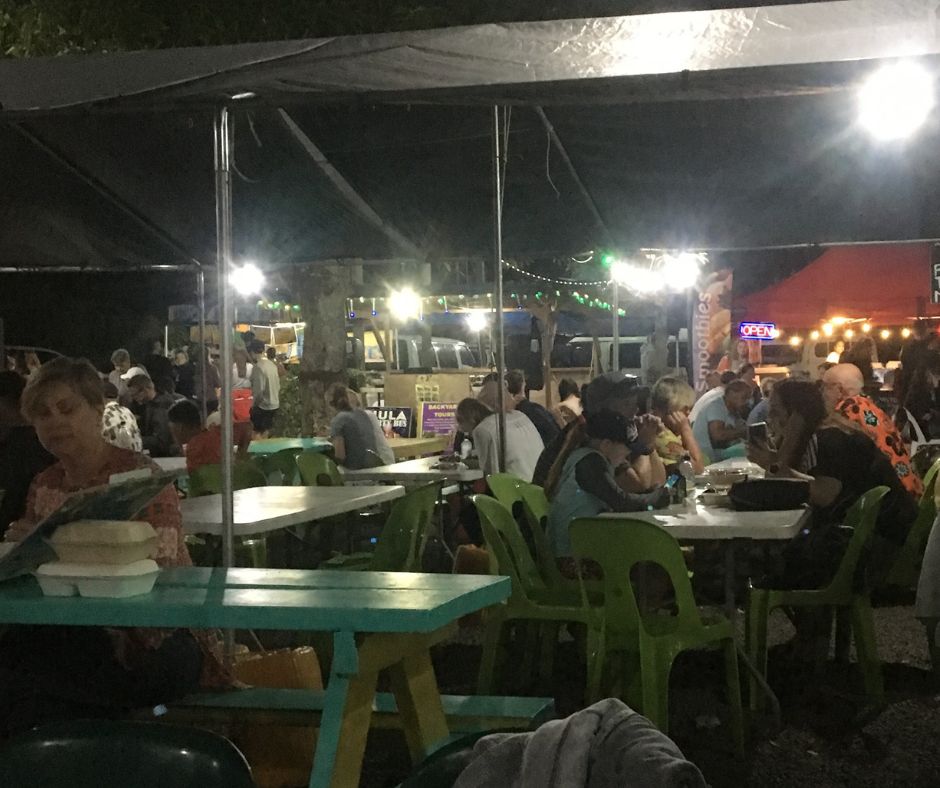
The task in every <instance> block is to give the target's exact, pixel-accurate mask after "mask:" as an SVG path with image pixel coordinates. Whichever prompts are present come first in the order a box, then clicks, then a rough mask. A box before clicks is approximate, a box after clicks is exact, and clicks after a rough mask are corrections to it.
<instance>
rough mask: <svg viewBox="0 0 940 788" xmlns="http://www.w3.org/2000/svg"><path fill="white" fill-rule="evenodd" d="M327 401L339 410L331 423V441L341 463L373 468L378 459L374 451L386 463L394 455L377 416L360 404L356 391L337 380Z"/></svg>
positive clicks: (347, 465) (334, 453) (355, 466)
mask: <svg viewBox="0 0 940 788" xmlns="http://www.w3.org/2000/svg"><path fill="white" fill-rule="evenodd" d="M327 402H329V404H330V407H332V408H333V409H334V410H335V411H336V415H335V416H334V417H333V421H331V422H330V440H331V441H332V442H333V456H334V458H335V459H336V463H337V464H338V465H343V466H345V467H347V468H349V469H350V470H359V469H360V468H371V467H372V466H374V465H375V458H374V457H373V456H372V455H371V454H370V452H372V453H374V454H375V455H376V456H378V457H379V458H380V459H381V460H382V461H383V462H386V464H387V463H388V459H387V458H389V457H392V458H393V455H392V450H391V448H390V447H389V445H388V441H387V440H386V439H385V436H384V435H383V434H382V430H381V428H379V425H378V422H377V421H376V419H375V416H373V415H372V414H371V413H369V412H367V411H364V410H363V409H362V408H361V407H360V405H359V397H358V395H357V394H356V392H354V391H351V390H350V389H348V388H346V386H344V385H343V384H342V383H337V384H335V385H333V386H332V387H331V388H330V390H329V392H328V393H327Z"/></svg>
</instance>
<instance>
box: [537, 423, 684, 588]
mask: <svg viewBox="0 0 940 788" xmlns="http://www.w3.org/2000/svg"><path fill="white" fill-rule="evenodd" d="M584 428H585V432H586V435H587V440H586V442H585V443H584V445H582V446H580V447H578V448H576V449H575V450H574V451H573V452H571V453H570V454H569V455H568V456H567V458H565V459H564V461H563V463H562V462H560V461H559V462H556V463H555V465H553V466H552V469H551V472H550V473H549V477H548V480H547V482H546V485H545V493H546V495H547V496H548V498H549V500H550V502H551V506H550V508H549V512H548V528H547V531H546V536H547V538H548V542H549V544H550V545H551V548H552V551H553V552H554V554H555V558H556V559H557V560H558V563H559V569H560V570H561V571H562V572H563V573H567V574H570V576H572V577H574V576H575V574H576V573H575V568H574V565H573V562H572V560H571V540H570V538H569V535H568V527H569V526H570V525H571V521H572V520H575V519H577V518H579V517H596V516H597V515H598V514H601V513H602V512H637V511H647V510H648V509H650V508H662V507H664V506H667V505H668V504H669V490H667V489H666V488H664V487H659V488H658V489H656V490H654V491H653V492H650V493H646V494H644V495H636V494H632V493H628V492H626V491H624V490H623V488H622V487H621V485H620V484H619V483H618V480H617V477H616V475H615V473H616V469H617V468H620V467H621V466H622V465H623V464H624V463H625V462H626V460H627V456H628V455H629V453H630V444H631V443H632V442H633V441H634V439H635V427H634V425H633V423H632V420H630V419H628V418H627V417H625V416H624V415H623V414H621V413H616V412H615V411H612V410H608V409H606V408H605V409H602V410H600V411H593V412H590V413H588V415H587V417H586V419H585V425H584ZM559 460H561V458H559Z"/></svg>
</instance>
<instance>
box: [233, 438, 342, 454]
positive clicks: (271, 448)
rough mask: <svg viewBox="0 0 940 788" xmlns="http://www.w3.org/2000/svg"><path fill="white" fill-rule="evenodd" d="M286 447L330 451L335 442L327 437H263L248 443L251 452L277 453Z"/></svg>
mask: <svg viewBox="0 0 940 788" xmlns="http://www.w3.org/2000/svg"><path fill="white" fill-rule="evenodd" d="M284 449H301V450H302V451H318V452H328V451H332V450H333V444H332V443H330V442H329V441H328V440H327V439H326V438H262V439H260V440H253V441H252V442H251V443H249V444H248V453H249V454H277V453H278V452H279V451H284Z"/></svg>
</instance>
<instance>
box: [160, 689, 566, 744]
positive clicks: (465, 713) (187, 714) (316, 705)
mask: <svg viewBox="0 0 940 788" xmlns="http://www.w3.org/2000/svg"><path fill="white" fill-rule="evenodd" d="M325 699H326V691H325V690H304V689H272V688H268V687H251V688H248V689H240V690H233V691H231V692H211V693H200V694H198V695H191V696H190V697H188V698H183V699H181V700H179V701H176V702H175V703H172V704H169V705H168V707H167V710H166V715H165V718H166V719H167V720H174V721H181V722H182V721H199V722H229V723H230V722H240V723H246V724H262V725H264V724H267V725H288V726H291V725H297V726H309V725H317V724H319V721H320V714H321V712H322V711H323V706H324V701H325ZM441 702H442V705H443V707H444V716H445V717H446V718H447V723H448V725H449V727H450V730H451V733H475V732H477V731H484V730H490V729H499V728H503V729H513V730H528V729H529V728H533V727H536V726H538V725H540V724H541V723H543V722H545V721H546V720H549V719H551V718H552V717H553V716H554V713H555V702H554V700H552V698H524V697H512V696H491V695H441ZM161 711H162V709H161ZM372 727H373V728H400V727H401V721H400V718H399V715H398V706H397V704H396V702H395V696H394V695H392V693H390V692H377V693H376V695H375V700H374V702H373V704H372Z"/></svg>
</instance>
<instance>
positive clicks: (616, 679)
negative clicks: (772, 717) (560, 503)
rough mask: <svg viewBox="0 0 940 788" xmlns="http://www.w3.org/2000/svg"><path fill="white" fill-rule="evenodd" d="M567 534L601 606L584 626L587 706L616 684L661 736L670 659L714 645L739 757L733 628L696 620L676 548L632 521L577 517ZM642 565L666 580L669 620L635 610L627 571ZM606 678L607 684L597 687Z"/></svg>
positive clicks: (718, 620)
mask: <svg viewBox="0 0 940 788" xmlns="http://www.w3.org/2000/svg"><path fill="white" fill-rule="evenodd" d="M570 533H571V545H572V549H573V552H574V555H575V557H576V558H577V559H579V560H584V559H590V560H592V561H595V562H596V563H598V564H600V566H601V569H602V570H603V572H604V604H603V606H602V607H601V608H593V610H594V611H595V615H593V616H592V617H591V619H590V624H589V627H590V631H592V632H593V633H594V634H595V643H596V644H597V645H596V648H595V649H594V650H593V651H592V652H591V653H590V655H589V659H588V702H594V701H596V700H598V699H600V698H601V697H606V696H608V695H610V694H611V692H610V690H611V688H613V687H614V686H616V685H617V684H619V685H620V686H621V688H622V689H623V690H625V692H624V694H625V695H626V697H625V698H624V700H626V701H627V702H628V703H629V704H630V705H632V706H633V707H634V708H637V709H639V710H640V711H641V712H642V713H643V715H644V716H646V717H647V718H648V719H649V720H650V721H651V722H652V723H653V724H654V725H655V726H656V727H657V728H659V729H660V730H661V731H662V732H663V733H668V732H669V674H670V672H671V671H672V664H673V662H674V660H675V658H676V657H677V656H678V655H679V654H680V653H681V652H683V651H687V650H689V649H694V648H702V647H705V646H718V647H720V648H721V649H722V651H723V654H724V664H725V682H726V685H727V695H728V704H729V706H730V707H731V733H732V737H733V740H734V745H735V748H736V749H737V750H738V752H743V749H744V715H743V711H742V708H741V685H740V679H739V678H738V655H737V650H736V647H735V643H734V626H733V625H732V623H731V622H730V621H729V620H728V619H727V618H725V617H724V616H722V615H716V616H715V617H714V618H713V619H708V620H706V619H703V618H702V616H701V615H700V613H699V610H698V607H696V604H695V599H694V597H693V595H692V584H691V582H690V581H689V575H688V571H687V569H686V565H685V560H684V559H683V557H682V551H681V549H680V548H679V543H678V542H677V541H676V540H675V538H674V537H672V536H671V535H670V534H668V533H667V532H666V531H665V530H663V529H662V528H660V527H659V526H658V525H654V524H653V523H647V522H643V521H640V520H620V519H618V520H616V521H613V520H605V519H600V518H581V519H578V520H575V521H574V522H572V523H571V531H570ZM649 563H653V564H658V565H659V566H660V567H662V569H664V570H665V571H666V573H667V574H668V575H669V579H670V581H671V582H672V587H673V591H674V593H675V606H676V614H675V615H664V614H661V613H657V612H653V613H641V612H640V607H639V605H638V604H637V600H636V596H635V594H634V591H633V585H632V583H631V572H632V570H633V568H634V567H635V566H637V565H638V564H649ZM615 657H616V659H615ZM607 676H610V677H611V679H612V681H610V682H607V681H605V678H606V677H607Z"/></svg>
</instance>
